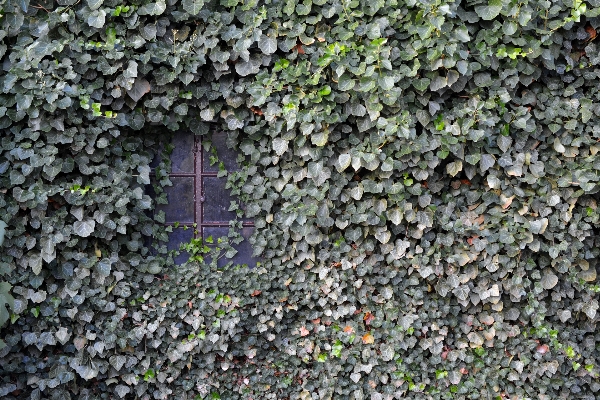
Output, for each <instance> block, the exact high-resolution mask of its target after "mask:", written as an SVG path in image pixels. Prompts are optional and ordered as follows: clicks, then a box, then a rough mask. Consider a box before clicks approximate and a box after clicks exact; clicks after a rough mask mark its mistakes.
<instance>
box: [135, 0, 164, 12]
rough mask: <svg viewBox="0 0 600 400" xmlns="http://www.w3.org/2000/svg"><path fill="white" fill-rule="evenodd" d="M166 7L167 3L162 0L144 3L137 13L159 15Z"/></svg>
mask: <svg viewBox="0 0 600 400" xmlns="http://www.w3.org/2000/svg"><path fill="white" fill-rule="evenodd" d="M166 9H167V4H166V3H165V2H164V1H163V0H159V1H157V2H156V3H148V4H144V5H143V6H141V7H140V8H139V9H138V12H137V13H138V15H160V14H162V13H163V12H165V10H166Z"/></svg>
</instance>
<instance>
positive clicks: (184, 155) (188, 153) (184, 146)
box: [171, 132, 195, 173]
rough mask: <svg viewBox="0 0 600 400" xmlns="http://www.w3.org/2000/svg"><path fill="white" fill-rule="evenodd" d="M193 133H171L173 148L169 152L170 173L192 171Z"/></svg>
mask: <svg viewBox="0 0 600 400" xmlns="http://www.w3.org/2000/svg"><path fill="white" fill-rule="evenodd" d="M194 140H195V138H194V135H193V134H191V133H189V132H178V133H175V134H174V135H173V145H174V146H175V149H174V150H173V153H171V172H172V173H194Z"/></svg>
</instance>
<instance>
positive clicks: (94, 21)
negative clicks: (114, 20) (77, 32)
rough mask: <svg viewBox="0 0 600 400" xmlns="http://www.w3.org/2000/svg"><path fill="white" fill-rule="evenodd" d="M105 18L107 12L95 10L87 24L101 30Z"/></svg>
mask: <svg viewBox="0 0 600 400" xmlns="http://www.w3.org/2000/svg"><path fill="white" fill-rule="evenodd" d="M105 17H106V12H105V11H104V10H95V11H92V12H91V13H90V16H89V17H88V19H87V23H88V25H89V26H92V27H94V28H98V29H100V28H102V27H103V26H104V21H105Z"/></svg>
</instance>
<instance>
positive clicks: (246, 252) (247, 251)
mask: <svg viewBox="0 0 600 400" xmlns="http://www.w3.org/2000/svg"><path fill="white" fill-rule="evenodd" d="M253 231H254V228H252V227H244V228H242V230H241V231H240V234H241V235H242V237H243V238H244V241H243V242H242V243H240V244H236V245H233V247H234V248H235V249H236V250H237V251H238V252H237V254H236V255H235V256H234V257H233V258H232V259H231V260H229V259H227V258H225V257H221V258H220V259H219V260H218V261H217V266H218V267H223V266H224V265H225V264H227V263H228V262H229V261H232V262H233V263H234V264H247V265H248V267H250V268H254V267H255V266H256V262H257V261H259V259H258V258H255V257H252V245H251V244H250V242H249V241H248V238H249V237H250V236H252V232H253ZM228 232H229V228H225V227H205V228H204V232H203V233H204V234H203V238H204V239H206V238H208V237H209V236H212V238H213V241H214V245H216V243H217V239H218V238H220V237H227V233H228Z"/></svg>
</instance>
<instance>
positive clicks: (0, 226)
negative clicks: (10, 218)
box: [0, 220, 8, 247]
mask: <svg viewBox="0 0 600 400" xmlns="http://www.w3.org/2000/svg"><path fill="white" fill-rule="evenodd" d="M6 228H8V225H7V224H6V222H4V221H1V220H0V247H2V245H3V244H4V235H5V234H6Z"/></svg>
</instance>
